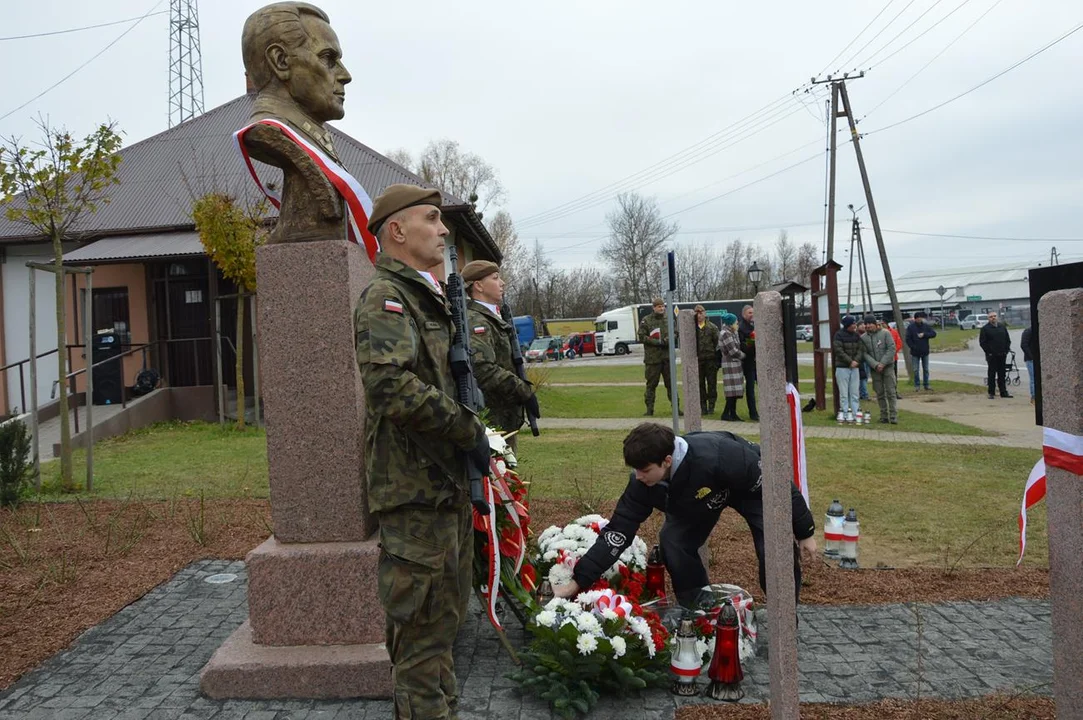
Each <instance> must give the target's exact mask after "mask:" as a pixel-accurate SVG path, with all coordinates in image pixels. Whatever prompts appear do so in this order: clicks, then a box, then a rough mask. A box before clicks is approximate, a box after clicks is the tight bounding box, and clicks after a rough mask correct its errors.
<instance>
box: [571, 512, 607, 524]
mask: <svg viewBox="0 0 1083 720" xmlns="http://www.w3.org/2000/svg"><path fill="white" fill-rule="evenodd" d="M604 522H609V521H608V520H606V519H605V518H604V517H602V516H601V515H598V514H592V515H584V516H583V517H581V518H576V520H575V524H576V525H582V526H583V527H590V526H591V524H593V523H599V524H600V523H604Z"/></svg>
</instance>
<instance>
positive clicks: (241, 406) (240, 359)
mask: <svg viewBox="0 0 1083 720" xmlns="http://www.w3.org/2000/svg"><path fill="white" fill-rule="evenodd" d="M236 345H237V428H238V429H240V428H243V427H244V413H245V399H244V285H241V284H238V285H237V343H236Z"/></svg>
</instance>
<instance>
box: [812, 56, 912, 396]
mask: <svg viewBox="0 0 1083 720" xmlns="http://www.w3.org/2000/svg"><path fill="white" fill-rule="evenodd" d="M863 77H865V72H864V71H861V72H860V73H858V74H856V75H850V74H849V73H846V74H845V75H843V76H842V77H841V78H834V77H832V76H830V75H828V76H827V77H826V78H825V79H823V80H817V79H816V78H813V79H812V80H811V83H812V84H813V85H821V84H824V83H830V84H831V99H832V101H833V102H832V112H831V124H832V133H831V148H832V150H831V161H830V162H831V172H830V179H829V181H828V182H830V184H831V187H830V190H829V194H828V197H829V200H828V202H829V207H828V209H827V211H828V228H827V233H828V234H827V257H828V260H830V259H832V257H831V254H832V250H833V246H834V220H835V212H834V210H835V207H834V206H835V128H834V124H835V120H836V118H839V117H843V116H845V117H846V120H847V122H848V123H849V127H850V138H851V141H852V142H853V143H854V154H855V155H856V156H857V167H858V170H859V171H860V172H861V184H862V185H863V186H864V188H865V202H866V204H867V205H868V208H869V218H870V219H871V220H872V231H873V234H874V235H875V236H876V247H877V249H878V250H879V253H880V267H881V268H882V269H883V271H884V280H885V282H886V284H887V293H888V297H889V298H890V299H891V311H892V315H893V316H894V318H895V327H896V329H898V330H899V332H902V327H903V323H902V311H901V310H900V309H899V298H898V295H897V294H896V292H895V281H894V280H893V279H892V277H891V266H890V263H888V259H887V249H886V248H885V247H884V236H883V233H882V232H881V231H880V217H879V216H878V215H877V214H876V203H875V202H874V201H873V197H872V186H871V185H870V184H869V173H868V171H867V170H866V168H865V157H864V156H863V155H862V154H861V135H860V134H859V133H858V132H857V121H856V120H854V113H853V108H852V107H851V105H850V96H849V94H848V93H847V92H846V81H847V80H857V79H860V78H863ZM838 101H841V103H842V108H841V111H840V109H839V108H838ZM850 260H851V262H853V258H851V259H850ZM903 360H904V361H905V363H906V372H907V374H908V375H910V374H912V373H913V368H912V367H911V361H910V353H903Z"/></svg>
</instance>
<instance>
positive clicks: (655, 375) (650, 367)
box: [643, 360, 673, 412]
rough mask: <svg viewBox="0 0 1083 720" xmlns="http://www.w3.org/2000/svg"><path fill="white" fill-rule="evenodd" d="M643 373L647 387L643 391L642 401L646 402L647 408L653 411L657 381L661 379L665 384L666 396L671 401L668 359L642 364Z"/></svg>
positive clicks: (671, 392)
mask: <svg viewBox="0 0 1083 720" xmlns="http://www.w3.org/2000/svg"><path fill="white" fill-rule="evenodd" d="M643 375H644V376H645V377H646V380H647V389H646V391H645V392H644V393H643V401H644V402H645V403H646V404H647V410H649V411H650V412H654V396H655V392H656V391H657V389H658V381H659V380H661V381H662V382H663V383H664V384H665V386H666V397H667V398H669V401H670V402H671V403H672V402H673V391H672V389H671V388H670V387H669V361H668V360H667V361H666V362H664V363H650V364H647V365H644V366H643Z"/></svg>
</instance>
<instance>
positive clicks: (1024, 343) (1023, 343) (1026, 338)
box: [1019, 326, 1034, 405]
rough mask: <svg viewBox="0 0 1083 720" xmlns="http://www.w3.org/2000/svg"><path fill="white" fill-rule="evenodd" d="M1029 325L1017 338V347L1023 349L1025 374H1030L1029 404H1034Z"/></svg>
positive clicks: (1032, 362)
mask: <svg viewBox="0 0 1083 720" xmlns="http://www.w3.org/2000/svg"><path fill="white" fill-rule="evenodd" d="M1030 338H1031V334H1030V327H1029V326H1028V327H1027V329H1026V330H1024V331H1023V337H1021V338H1019V347H1021V348H1022V349H1023V362H1025V363H1026V364H1027V375H1029V376H1030V404H1031V405H1033V404H1034V358H1033V357H1031V354H1030Z"/></svg>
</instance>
